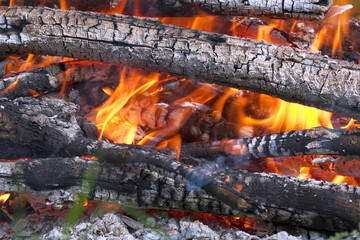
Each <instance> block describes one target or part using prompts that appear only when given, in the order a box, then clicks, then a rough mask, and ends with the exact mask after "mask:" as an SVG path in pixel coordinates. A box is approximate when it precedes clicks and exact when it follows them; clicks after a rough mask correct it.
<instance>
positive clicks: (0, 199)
mask: <svg viewBox="0 0 360 240" xmlns="http://www.w3.org/2000/svg"><path fill="white" fill-rule="evenodd" d="M9 197H10V193H5V194H3V195H1V196H0V203H1V204H4V203H5V202H6V201H7V200H8V199H9Z"/></svg>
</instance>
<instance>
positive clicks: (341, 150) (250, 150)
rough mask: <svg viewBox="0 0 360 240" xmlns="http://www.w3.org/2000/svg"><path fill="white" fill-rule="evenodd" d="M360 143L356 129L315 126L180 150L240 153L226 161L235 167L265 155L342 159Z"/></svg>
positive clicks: (198, 154)
mask: <svg viewBox="0 0 360 240" xmlns="http://www.w3.org/2000/svg"><path fill="white" fill-rule="evenodd" d="M359 143H360V133H359V130H358V129H355V130H354V131H346V130H345V129H328V128H323V127H318V128H313V129H310V130H297V131H290V132H284V133H276V134H271V135H265V136H259V137H254V138H245V139H230V140H222V141H210V142H208V143H190V144H186V145H183V148H182V150H183V151H184V152H186V153H189V154H191V155H193V156H196V157H207V156H208V155H210V154H218V153H229V154H238V155H240V156H239V158H238V159H237V158H234V159H233V160H232V161H231V163H230V162H229V164H231V165H233V166H234V167H235V168H236V165H238V164H239V163H240V162H241V161H244V160H246V159H252V160H253V159H264V158H267V157H288V156H305V155H341V156H342V157H343V156H346V158H345V159H348V160H352V159H354V158H359V157H360V151H359V149H360V145H359ZM338 160H340V158H339V159H338ZM315 162H316V161H315Z"/></svg>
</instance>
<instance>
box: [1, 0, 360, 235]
mask: <svg viewBox="0 0 360 240" xmlns="http://www.w3.org/2000/svg"><path fill="white" fill-rule="evenodd" d="M145 2H146V3H144V2H143V1H138V0H133V1H131V0H128V1H127V0H118V1H117V0H113V1H110V0H109V1H104V3H101V4H100V3H99V2H98V1H89V2H87V3H83V2H82V1H75V0H68V1H66V0H59V1H58V0H52V1H15V0H11V1H10V2H7V1H4V0H3V1H0V3H1V5H2V6H3V7H1V8H0V13H1V15H0V57H1V61H0V75H1V80H0V95H1V96H0V126H1V128H0V143H1V144H0V159H2V161H1V162H0V178H1V184H0V186H1V187H0V191H2V193H3V196H2V198H1V204H2V208H1V209H2V214H1V215H4V217H3V218H4V220H6V221H12V220H13V217H12V215H13V213H12V212H14V211H13V209H15V207H14V205H16V204H15V202H17V201H18V200H16V199H17V198H19V196H18V195H19V193H23V194H25V195H20V196H26V197H25V198H26V199H27V200H26V201H27V203H26V204H30V205H31V208H32V209H33V211H35V212H37V211H38V212H44V211H45V210H41V211H40V210H39V209H47V210H46V211H49V208H48V207H46V206H49V205H51V206H52V207H55V206H56V208H54V209H56V210H54V209H52V210H51V211H52V212H56V214H59V215H63V214H64V213H63V212H64V211H65V210H63V209H67V206H68V205H67V204H68V203H69V202H73V201H75V202H74V203H73V205H78V206H82V209H83V210H84V209H87V210H84V211H88V212H91V210H93V208H95V207H94V206H95V205H97V204H100V202H102V203H106V204H108V206H110V205H111V206H113V207H114V206H115V208H117V209H118V210H119V205H120V206H121V207H120V208H124V209H125V211H126V209H127V211H129V208H131V209H133V208H141V209H160V210H166V211H169V214H172V215H181V216H184V215H186V213H184V212H183V211H186V212H188V213H187V214H189V215H190V214H194V213H195V214H198V216H200V215H201V214H203V215H202V216H206V217H205V218H212V216H216V217H215V219H218V220H219V219H221V221H222V222H223V223H226V224H225V225H228V226H232V227H237V228H238V229H242V230H246V229H249V228H247V227H246V226H245V225H246V224H247V225H251V224H249V223H253V222H256V224H255V225H256V226H255V227H254V226H251V231H252V233H258V232H261V231H262V229H263V228H264V226H269V223H270V224H271V225H272V226H274V225H276V226H282V227H281V229H293V228H294V227H302V228H306V229H311V231H315V230H316V231H319V232H324V231H325V232H338V231H349V230H353V229H356V228H357V227H358V224H359V223H360V208H359V203H360V189H359V187H358V185H359V184H360V162H359V160H358V159H359V156H360V150H359V149H360V133H359V123H358V122H357V120H358V119H360V110H359V102H360V101H359V99H360V93H359V83H358V79H360V66H359V65H358V64H359V61H360V55H359V52H360V48H359V37H360V23H359V21H358V20H357V19H356V18H354V17H353V16H354V13H355V12H356V10H357V9H356V8H354V7H353V6H352V5H351V4H350V3H351V2H350V1H348V2H346V3H345V4H344V1H341V4H342V5H341V6H339V5H336V4H340V1H339V2H337V1H335V2H334V3H333V5H332V6H331V4H332V3H331V1H327V0H311V1H310V0H299V1H296V0H285V1H283V3H282V4H279V3H277V2H276V1H270V2H269V3H267V1H257V2H256V3H252V2H251V1H245V3H237V4H238V5H236V4H235V2H236V1H224V3H223V4H220V5H219V1H202V0H197V1H181V0H178V1H170V0H161V1H160V0H146V1H145ZM272 4H273V5H272ZM10 193H11V194H10ZM34 199H35V200H34ZM40 199H42V200H40ZM26 201H25V202H26ZM39 202H42V205H43V208H39V206H38V205H41V204H40V203H39ZM24 204H25V203H24ZM24 204H23V205H24ZM26 204H25V205H26ZM125 206H126V207H125ZM60 212H61V214H60ZM200 213H201V214H200ZM205 214H208V215H205ZM109 221H110V220H109ZM111 221H112V220H111ZM122 221H125V222H126V221H131V220H124V219H123V220H122ZM214 221H216V220H214ZM236 222H237V226H234V224H235V223H236ZM267 228H268V227H267ZM272 231H273V232H276V230H272ZM289 231H290V230H289Z"/></svg>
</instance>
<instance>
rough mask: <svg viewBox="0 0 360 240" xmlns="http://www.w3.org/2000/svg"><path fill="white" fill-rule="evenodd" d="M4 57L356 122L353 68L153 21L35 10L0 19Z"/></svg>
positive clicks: (359, 98)
mask: <svg viewBox="0 0 360 240" xmlns="http://www.w3.org/2000/svg"><path fill="white" fill-rule="evenodd" d="M0 24H1V30H0V51H1V52H2V53H3V54H20V53H29V52H32V53H36V54H44V55H62V56H67V57H75V58H80V59H88V60H93V61H101V62H107V63H115V64H124V65H128V66H132V67H135V68H142V69H146V70H151V71H157V72H161V73H166V74H171V75H175V76H181V77H189V78H192V79H199V80H203V81H207V82H210V83H217V84H222V85H227V86H232V87H236V88H239V89H247V90H251V91H256V92H260V93H265V94H268V95H272V96H275V97H280V98H282V99H284V100H287V101H291V102H297V103H301V104H305V105H309V106H314V107H317V108H320V109H324V110H328V111H332V112H338V113H342V114H344V115H346V116H350V117H354V118H357V119H358V118H360V114H359V112H360V111H359V102H360V92H359V83H358V80H359V79H360V67H359V66H358V65H355V64H352V63H348V62H344V61H339V60H334V59H330V58H328V57H325V56H320V55H316V54H311V53H307V52H304V51H300V50H297V49H293V48H288V47H281V46H276V45H270V44H266V43H259V42H256V41H253V40H249V39H239V38H236V37H230V36H227V35H219V34H214V33H207V32H202V31H198V30H190V29H186V28H181V27H176V26H172V25H166V24H162V23H160V22H157V21H155V20H150V19H140V18H131V17H127V16H119V15H117V16H112V15H106V14H100V13H84V12H76V11H62V10H53V9H42V8H10V9H9V10H7V11H6V12H5V13H4V14H2V15H1V17H0Z"/></svg>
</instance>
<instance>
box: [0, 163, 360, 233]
mask: <svg viewBox="0 0 360 240" xmlns="http://www.w3.org/2000/svg"><path fill="white" fill-rule="evenodd" d="M91 164H93V163H92V161H86V160H82V159H79V158H53V159H32V160H21V161H17V162H1V163H0V178H1V179H2V181H1V184H0V188H1V190H6V191H16V190H17V189H18V187H21V188H23V189H24V190H25V191H26V192H29V193H33V194H36V195H38V196H44V197H48V198H49V199H50V200H52V201H55V202H56V201H57V203H58V204H60V203H62V202H64V201H68V200H72V199H74V194H75V192H76V189H77V188H76V186H77V185H78V184H79V183H80V182H81V181H82V176H83V175H84V173H85V172H86V169H88V168H89V166H90V165H91ZM206 167H209V165H206V164H205V165H200V166H197V167H194V168H193V171H194V173H196V172H199V173H203V172H204V170H205V171H206V170H207V171H211V170H213V169H206ZM213 167H215V168H217V170H216V171H215V172H213V173H212V174H213V176H215V178H216V179H217V180H218V181H224V180H225V179H229V180H228V181H229V184H230V185H231V186H234V187H237V188H238V189H240V188H239V186H240V185H241V188H242V189H241V190H240V192H242V193H244V194H246V195H248V196H249V197H250V198H254V199H256V200H258V201H259V203H261V204H262V205H263V206H264V207H265V208H266V209H267V213H265V214H258V215H256V216H255V215H253V214H251V213H246V214H244V213H242V212H239V211H238V210H236V209H234V208H231V207H229V206H227V205H225V204H223V203H222V202H221V201H218V200H217V199H214V198H213V197H212V196H210V195H208V194H207V193H206V192H204V191H203V190H199V189H198V190H196V189H195V190H194V189H193V190H191V188H190V187H189V184H194V182H192V181H194V180H195V179H193V178H188V179H187V181H185V182H184V181H183V179H179V178H170V177H169V176H164V175H162V174H161V173H155V172H154V171H153V169H152V168H149V167H146V164H144V165H141V166H138V167H137V168H133V169H132V170H131V173H130V172H129V170H128V169H122V168H118V167H115V166H113V165H112V164H108V163H103V164H101V165H100V172H99V175H98V177H97V180H96V183H95V189H94V190H93V191H92V193H91V199H97V200H103V201H110V200H115V201H117V202H119V203H122V204H128V203H131V204H134V205H136V206H140V207H146V208H158V209H173V210H188V211H196V212H208V213H216V214H222V215H235V216H246V217H253V218H258V219H262V220H266V221H272V222H279V223H286V224H290V225H298V226H305V227H309V228H315V229H322V230H328V231H338V230H344V229H352V228H355V227H357V224H358V222H359V221H360V219H359V218H360V217H359V216H360V212H359V208H358V205H359V203H360V189H359V188H358V187H354V186H349V185H345V184H335V183H326V182H320V181H315V180H310V179H298V178H293V177H285V176H278V175H275V174H260V173H248V172H244V171H230V170H227V169H226V168H223V169H221V168H219V166H213ZM14 175H16V176H17V178H16V179H17V181H19V183H20V186H19V185H18V184H19V183H16V180H14V178H13V177H12V176H14ZM201 180H202V179H198V181H201ZM279 196H281V197H279ZM54 198H55V199H54Z"/></svg>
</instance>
